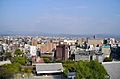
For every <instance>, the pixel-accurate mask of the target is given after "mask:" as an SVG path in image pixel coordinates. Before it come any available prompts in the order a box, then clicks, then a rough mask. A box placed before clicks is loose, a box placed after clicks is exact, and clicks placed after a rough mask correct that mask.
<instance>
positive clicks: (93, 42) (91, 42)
mask: <svg viewBox="0 0 120 79" xmlns="http://www.w3.org/2000/svg"><path fill="white" fill-rule="evenodd" d="M103 40H104V39H88V44H89V45H97V44H99V45H101V44H102V43H103Z"/></svg>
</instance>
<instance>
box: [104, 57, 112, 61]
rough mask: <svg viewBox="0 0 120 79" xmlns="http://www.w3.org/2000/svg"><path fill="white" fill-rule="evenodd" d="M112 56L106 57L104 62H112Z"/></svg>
mask: <svg viewBox="0 0 120 79" xmlns="http://www.w3.org/2000/svg"><path fill="white" fill-rule="evenodd" d="M111 61H112V58H111V57H106V58H105V59H104V61H103V62H111Z"/></svg>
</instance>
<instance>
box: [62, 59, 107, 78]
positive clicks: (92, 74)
mask: <svg viewBox="0 0 120 79" xmlns="http://www.w3.org/2000/svg"><path fill="white" fill-rule="evenodd" d="M63 66H64V75H65V76H66V74H67V73H68V71H70V72H71V71H75V72H76V79H82V78H83V79H104V78H105V76H106V75H107V73H106V71H105V69H104V67H103V66H102V65H101V64H100V63H99V62H98V61H90V62H89V61H78V62H70V63H69V62H65V63H64V64H63Z"/></svg>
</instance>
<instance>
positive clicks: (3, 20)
mask: <svg viewBox="0 0 120 79" xmlns="http://www.w3.org/2000/svg"><path fill="white" fill-rule="evenodd" d="M119 29H120V1H119V0H19V1H18V0H0V33H9V32H14V33H19V32H21V33H31V32H42V33H54V34H60V33H62V34H101V33H102V34H103V33H108V34H118V33H119Z"/></svg>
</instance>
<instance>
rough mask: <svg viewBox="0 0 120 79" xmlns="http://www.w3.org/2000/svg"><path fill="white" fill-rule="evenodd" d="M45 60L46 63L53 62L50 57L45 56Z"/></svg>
mask: <svg viewBox="0 0 120 79" xmlns="http://www.w3.org/2000/svg"><path fill="white" fill-rule="evenodd" d="M43 60H44V62H45V63H50V62H51V61H50V59H49V58H43Z"/></svg>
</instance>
